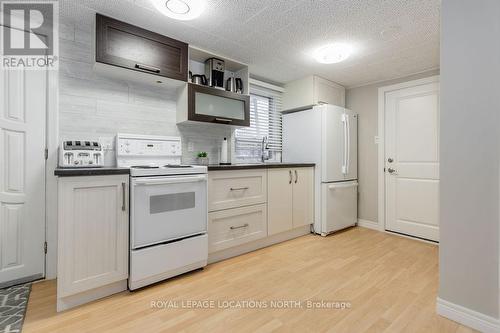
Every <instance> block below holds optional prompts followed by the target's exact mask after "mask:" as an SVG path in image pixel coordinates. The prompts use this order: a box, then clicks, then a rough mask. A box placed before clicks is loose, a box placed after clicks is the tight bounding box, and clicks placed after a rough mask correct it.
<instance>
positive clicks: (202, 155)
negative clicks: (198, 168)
mask: <svg viewBox="0 0 500 333" xmlns="http://www.w3.org/2000/svg"><path fill="white" fill-rule="evenodd" d="M197 156H198V164H200V165H208V164H209V158H208V154H207V152H206V151H200V152H199V153H198V155H197Z"/></svg>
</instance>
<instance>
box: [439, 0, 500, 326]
mask: <svg viewBox="0 0 500 333" xmlns="http://www.w3.org/2000/svg"><path fill="white" fill-rule="evenodd" d="M441 15H442V23H441V26H442V30H441V131H440V132H441V149H440V162H441V166H440V176H441V184H440V201H441V213H440V215H441V216H440V234H441V236H440V247H439V249H440V251H439V267H440V273H439V276H440V283H439V298H440V299H442V300H445V301H447V302H451V303H452V304H456V305H459V306H462V307H464V308H466V309H469V310H473V311H477V312H479V313H480V314H483V315H487V316H490V317H492V318H498V317H499V301H500V300H499V259H500V258H499V202H500V196H499V167H500V163H499V153H500V94H499V93H500V85H499V78H500V42H499V41H500V19H499V17H500V1H498V0H482V1H473V0H444V1H443V3H442V9H441ZM455 319H456V318H455ZM456 320H458V319H456ZM497 324H498V322H497ZM497 330H500V327H497Z"/></svg>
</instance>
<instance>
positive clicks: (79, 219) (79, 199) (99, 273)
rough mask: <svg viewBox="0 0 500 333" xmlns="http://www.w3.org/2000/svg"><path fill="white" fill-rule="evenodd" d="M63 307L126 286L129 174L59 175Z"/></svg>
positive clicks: (59, 279)
mask: <svg viewBox="0 0 500 333" xmlns="http://www.w3.org/2000/svg"><path fill="white" fill-rule="evenodd" d="M58 182H59V185H58V186H59V187H58V191H59V193H58V198H59V204H58V205H59V212H58V268H57V273H58V274H57V298H58V304H57V307H58V310H59V311H60V310H64V309H67V308H70V307H73V306H76V305H79V304H82V303H85V302H88V301H91V300H93V299H97V298H100V297H104V296H106V295H108V294H111V293H114V292H117V291H120V290H125V289H126V280H127V277H128V233H129V217H128V193H129V192H128V188H129V177H128V175H110V176H83V177H61V178H59V181H58Z"/></svg>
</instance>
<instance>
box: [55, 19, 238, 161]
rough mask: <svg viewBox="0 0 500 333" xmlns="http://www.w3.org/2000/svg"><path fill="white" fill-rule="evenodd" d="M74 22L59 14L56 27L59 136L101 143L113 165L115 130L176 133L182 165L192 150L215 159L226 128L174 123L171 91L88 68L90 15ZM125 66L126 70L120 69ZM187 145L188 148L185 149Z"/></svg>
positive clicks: (90, 60) (192, 156)
mask: <svg viewBox="0 0 500 333" xmlns="http://www.w3.org/2000/svg"><path fill="white" fill-rule="evenodd" d="M85 17H88V19H86V21H87V22H82V21H79V22H78V23H77V24H76V23H74V22H72V21H71V20H70V19H69V18H65V17H62V18H61V24H60V26H59V29H60V34H59V37H60V39H61V40H60V70H59V130H60V138H61V140H65V139H90V140H101V141H102V142H103V143H105V146H106V148H107V149H106V150H105V163H106V165H109V166H111V165H114V163H115V151H114V147H115V143H114V137H115V135H116V133H118V132H122V133H133V134H152V135H167V136H181V138H182V146H183V147H182V148H183V163H195V162H196V157H195V156H196V153H197V152H198V151H206V152H208V156H209V158H210V161H211V163H218V162H219V154H220V145H221V142H222V139H223V138H224V137H227V138H228V139H229V138H230V136H231V129H229V128H228V127H226V126H220V125H210V124H199V125H182V126H177V125H176V98H177V97H176V96H177V93H176V91H175V90H173V89H168V88H156V87H152V86H146V85H142V84H140V83H136V82H128V81H123V80H118V79H114V78H110V77H107V76H103V75H102V74H100V73H97V72H96V71H94V60H93V59H94V57H93V52H94V48H93V30H94V28H93V25H94V20H93V17H92V16H90V15H87V16H85ZM123 70H126V69H123ZM188 143H191V144H192V145H193V147H194V151H193V152H188V149H187V145H188Z"/></svg>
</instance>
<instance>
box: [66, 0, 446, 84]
mask: <svg viewBox="0 0 500 333" xmlns="http://www.w3.org/2000/svg"><path fill="white" fill-rule="evenodd" d="M207 3H208V5H207V9H206V10H205V11H204V13H203V14H202V16H200V17H199V18H197V19H195V20H192V21H177V20H173V19H170V18H167V17H165V16H163V15H161V14H160V13H158V12H157V11H156V10H155V9H154V8H153V6H152V5H151V3H150V1H149V0H105V1H103V0H61V1H60V8H61V19H62V21H63V22H64V20H76V21H79V20H81V21H82V22H88V17H86V16H88V15H93V13H94V12H95V11H97V12H99V13H102V14H105V15H109V16H112V17H115V18H117V19H120V20H124V21H127V22H129V23H132V24H135V25H138V26H141V27H144V28H146V29H149V30H153V31H156V32H158V33H161V34H164V35H167V36H170V37H173V38H176V39H180V40H183V41H185V42H188V43H189V44H192V45H195V46H198V47H201V48H204V49H207V50H211V51H213V52H215V53H218V54H220V55H223V56H227V57H230V58H233V59H235V60H239V61H242V62H245V63H247V64H249V66H250V72H251V74H252V75H254V76H256V77H260V78H263V79H267V80H269V81H274V82H278V83H285V82H288V81H291V80H294V79H297V78H300V77H303V76H305V75H308V74H317V75H320V76H322V77H325V78H327V79H330V80H333V81H336V82H338V83H340V84H342V85H345V86H348V87H349V86H357V85H362V84H366V83H370V82H376V81H382V80H386V79H392V78H396V77H402V76H405V75H408V74H413V73H417V72H422V71H425V70H430V69H435V68H438V67H439V30H440V19H439V17H440V0H207ZM81 6H83V8H82V7H81ZM335 41H342V42H349V43H351V44H352V45H353V46H354V49H355V51H354V53H353V55H352V56H351V57H350V58H349V59H347V60H346V61H344V62H342V63H338V64H331V65H324V64H317V63H315V62H314V60H312V57H311V51H312V50H314V49H316V48H317V47H318V46H321V45H323V44H325V43H328V42H335Z"/></svg>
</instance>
